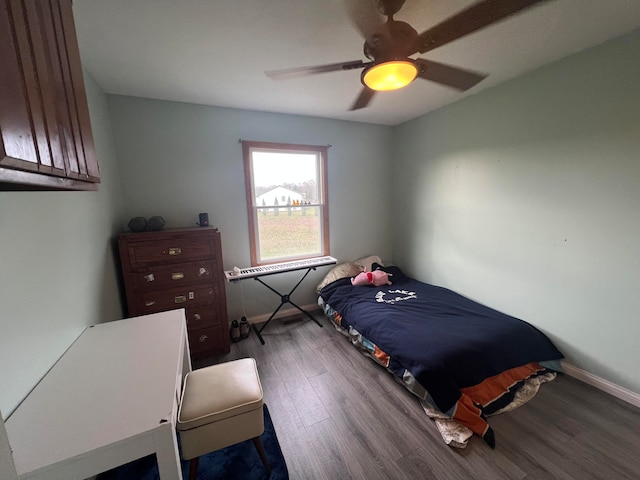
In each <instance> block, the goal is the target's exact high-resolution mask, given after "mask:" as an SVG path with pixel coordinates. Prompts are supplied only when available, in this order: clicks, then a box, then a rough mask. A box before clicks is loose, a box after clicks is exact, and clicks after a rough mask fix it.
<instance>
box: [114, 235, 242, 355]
mask: <svg viewBox="0 0 640 480" xmlns="http://www.w3.org/2000/svg"><path fill="white" fill-rule="evenodd" d="M118 247H119V250H120V261H121V264H122V274H123V277H124V285H125V290H126V295H127V308H128V315H129V316H130V317H135V316H138V315H146V314H148V313H155V312H161V311H165V310H174V309H176V308H185V310H186V317H187V332H188V335H189V346H190V349H191V358H192V360H199V359H202V358H206V357H210V356H212V355H220V354H224V353H228V352H229V349H230V340H229V332H228V319H227V299H226V294H225V276H224V270H223V265H222V247H221V244H220V232H218V229H216V228H214V227H195V228H170V229H165V230H161V231H158V232H142V233H124V234H122V235H119V236H118Z"/></svg>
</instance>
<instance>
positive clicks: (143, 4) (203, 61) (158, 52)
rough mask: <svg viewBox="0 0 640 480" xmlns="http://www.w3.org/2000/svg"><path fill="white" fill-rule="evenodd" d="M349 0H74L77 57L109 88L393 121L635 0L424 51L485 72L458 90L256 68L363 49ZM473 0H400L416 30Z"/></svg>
mask: <svg viewBox="0 0 640 480" xmlns="http://www.w3.org/2000/svg"><path fill="white" fill-rule="evenodd" d="M346 1H347V0H74V4H73V5H74V14H75V21H76V28H77V31H78V40H79V44H80V52H81V56H82V61H83V64H84V66H85V68H86V69H87V70H89V72H90V73H91V74H92V75H93V77H94V78H95V80H96V81H97V82H98V84H99V85H100V86H101V87H102V88H103V89H104V91H105V92H107V93H114V94H121V95H132V96H139V97H148V98H156V99H164V100H175V101H180V102H188V103H197V104H203V105H216V106H222V107H232V108H241V109H249V110H259V111H268V112H280V113H291V114H301V115H311V116H316V117H327V118H335V119H343V120H353V121H360V122H368V123H377V124H383V125H397V124H399V123H402V122H404V121H407V120H410V119H412V118H416V117H418V116H420V115H422V114H424V113H427V112H429V111H431V110H434V109H436V108H438V107H441V106H443V105H446V104H448V103H451V102H455V101H457V100H459V99H461V98H463V97H464V96H467V95H473V94H474V93H477V92H480V91H482V90H484V89H486V88H488V87H491V86H494V85H497V84H499V83H501V82H504V81H505V80H508V79H510V78H513V77H515V76H518V75H520V74H522V73H524V72H526V71H529V70H532V69H535V68H537V67H539V66H541V65H544V64H547V63H550V62H553V61H555V60H558V59H560V58H563V57H566V56H568V55H571V54H573V53H576V52H579V51H581V50H584V49H586V48H589V47H592V46H595V45H597V44H600V43H602V42H604V41H605V40H608V39H610V38H613V37H616V36H618V35H621V34H623V33H626V32H630V31H632V30H634V29H636V28H638V27H640V0H552V1H549V2H544V3H542V4H540V5H537V6H535V7H533V8H531V9H529V10H526V11H524V12H523V13H520V14H518V15H516V16H513V17H511V18H509V19H507V20H506V21H504V22H501V23H498V24H494V25H492V26H490V27H488V28H486V29H484V30H481V31H479V32H475V33H473V34H470V35H468V36H466V37H464V38H461V39H458V40H456V41H454V42H452V43H450V44H448V45H445V46H443V47H440V48H438V49H436V50H433V51H431V52H428V53H426V54H424V55H423V56H424V57H425V58H428V59H430V60H436V61H440V62H444V63H449V64H452V65H456V66H459V67H463V68H466V69H470V70H477V71H481V72H485V73H488V74H489V77H488V78H486V79H485V80H483V81H482V82H480V83H479V84H478V85H477V86H475V87H474V88H472V89H471V90H469V91H467V92H465V93H459V92H457V91H455V90H451V89H449V88H446V87H443V86H440V85H438V84H435V83H431V82H427V81H424V80H421V79H418V80H416V81H414V82H413V83H412V84H411V85H409V86H408V87H406V88H404V89H402V90H399V91H395V92H384V93H377V94H376V96H375V97H374V99H373V100H372V102H371V103H370V105H369V106H368V107H367V108H364V109H362V110H358V111H353V112H350V111H348V108H349V107H350V106H351V104H352V103H353V101H354V100H355V98H356V97H357V95H358V94H359V92H360V88H361V84H360V70H352V71H339V72H331V73H325V74H319V75H314V76H307V77H302V78H293V79H287V80H279V81H274V80H272V79H270V78H268V77H267V76H265V74H264V71H265V70H275V69H283V68H289V67H300V66H308V65H318V64H326V63H339V62H342V61H347V60H360V59H361V60H366V58H365V57H364V56H363V54H362V46H363V43H364V39H363V38H362V36H361V34H360V33H359V32H358V31H357V30H356V28H355V27H354V25H353V24H352V23H351V21H350V19H349V17H348V15H347V7H346V3H345V2H346ZM473 3H475V0H407V2H406V4H405V5H404V7H403V8H402V10H401V11H400V13H398V14H397V15H396V16H395V18H396V19H397V20H403V21H406V22H408V23H409V24H411V25H412V26H413V27H414V28H415V29H416V30H417V31H418V32H422V31H424V30H426V29H428V28H430V27H431V26H433V25H435V24H436V23H438V22H440V21H441V20H444V19H445V18H447V17H449V16H450V15H452V14H454V13H456V12H458V11H460V10H461V9H463V8H465V7H467V6H469V5H471V4H473Z"/></svg>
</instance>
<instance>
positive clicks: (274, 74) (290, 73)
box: [264, 60, 371, 80]
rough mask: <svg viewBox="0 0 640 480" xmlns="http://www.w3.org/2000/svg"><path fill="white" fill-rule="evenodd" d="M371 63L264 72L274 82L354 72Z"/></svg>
mask: <svg viewBox="0 0 640 480" xmlns="http://www.w3.org/2000/svg"><path fill="white" fill-rule="evenodd" d="M370 63H371V62H363V61H362V60H352V61H349V62H342V63H328V64H326V65H316V66H312V67H296V68H285V69H283V70H268V71H266V72H264V74H265V75H266V76H267V77H270V78H273V79H274V80H282V79H285V78H295V77H305V76H307V75H315V74H317V73H327V72H337V71H340V70H353V69H356V68H364V67H366V66H367V65H369V64H370Z"/></svg>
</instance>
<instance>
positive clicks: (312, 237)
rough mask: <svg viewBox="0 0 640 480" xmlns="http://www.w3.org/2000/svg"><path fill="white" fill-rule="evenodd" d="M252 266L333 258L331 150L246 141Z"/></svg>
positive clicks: (245, 169) (244, 146) (246, 179)
mask: <svg viewBox="0 0 640 480" xmlns="http://www.w3.org/2000/svg"><path fill="white" fill-rule="evenodd" d="M242 150H243V157H244V171H245V184H246V191H247V207H248V216H249V238H250V246H251V264H252V265H264V264H269V263H277V262H285V261H288V260H298V259H303V258H312V257H318V256H324V255H329V212H328V208H327V182H326V165H327V147H321V146H308V145H291V144H280V143H265V142H251V141H243V142H242Z"/></svg>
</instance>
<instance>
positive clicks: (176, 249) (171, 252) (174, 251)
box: [169, 247, 182, 255]
mask: <svg viewBox="0 0 640 480" xmlns="http://www.w3.org/2000/svg"><path fill="white" fill-rule="evenodd" d="M181 253H182V249H181V248H180V247H171V248H170V249H169V255H180V254H181Z"/></svg>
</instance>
